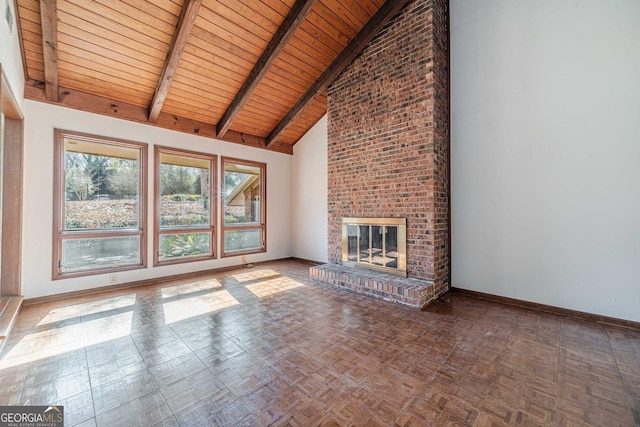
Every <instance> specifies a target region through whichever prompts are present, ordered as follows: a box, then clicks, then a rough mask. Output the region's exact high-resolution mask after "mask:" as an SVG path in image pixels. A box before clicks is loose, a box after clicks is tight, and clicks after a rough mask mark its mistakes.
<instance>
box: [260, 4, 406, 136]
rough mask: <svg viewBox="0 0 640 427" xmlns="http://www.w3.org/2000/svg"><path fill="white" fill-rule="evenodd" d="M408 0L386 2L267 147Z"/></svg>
mask: <svg viewBox="0 0 640 427" xmlns="http://www.w3.org/2000/svg"><path fill="white" fill-rule="evenodd" d="M408 2H409V0H387V1H386V2H385V4H383V5H382V7H381V8H380V9H379V10H378V12H376V14H375V15H373V17H372V18H371V20H370V21H369V22H368V23H367V24H366V25H365V26H364V27H363V28H362V30H360V32H359V33H358V34H356V36H355V37H354V38H353V40H351V42H350V43H349V44H348V45H347V47H345V48H344V50H343V51H342V52H341V53H340V55H338V57H337V58H336V59H335V60H334V61H333V62H332V63H331V65H329V67H327V69H326V70H325V71H324V73H322V75H321V76H320V77H319V78H318V80H316V81H315V82H314V83H313V85H311V87H310V88H309V89H308V90H307V91H306V92H305V94H304V95H302V97H301V98H300V99H299V100H298V102H296V103H295V105H294V106H293V108H291V110H289V112H288V113H287V114H285V116H284V117H283V118H282V120H280V123H278V124H277V125H276V127H275V128H273V130H272V131H271V132H270V133H269V135H267V138H266V139H267V147H269V146H271V144H274V143H275V140H276V139H277V138H278V136H279V135H280V134H281V133H282V132H283V131H284V130H285V129H286V128H287V126H289V124H291V122H293V121H294V120H295V118H296V117H298V115H299V114H300V113H302V110H304V108H305V107H306V106H307V105H308V104H309V103H310V102H311V101H312V100H313V98H314V97H315V96H316V95H317V94H318V93H320V92H321V91H323V90H325V89H326V88H327V87H328V86H329V84H330V83H331V82H332V81H333V80H335V78H336V77H338V75H339V74H340V73H341V72H342V71H343V70H344V69H345V68H346V67H347V65H349V64H350V63H351V61H353V60H354V59H355V58H356V56H358V54H359V53H360V52H361V51H362V49H364V48H365V47H366V46H367V44H368V43H369V42H370V41H371V40H372V39H373V38H374V37H375V36H376V34H378V33H379V32H380V30H382V28H384V26H385V25H386V24H387V23H388V22H389V21H390V20H391V18H393V17H394V16H395V15H396V14H397V13H398V12H399V11H400V9H402V8H403V7H404V6H405V5H406V4H407V3H408Z"/></svg>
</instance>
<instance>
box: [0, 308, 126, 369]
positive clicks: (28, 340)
mask: <svg viewBox="0 0 640 427" xmlns="http://www.w3.org/2000/svg"><path fill="white" fill-rule="evenodd" d="M132 320H133V311H127V312H124V313H119V314H114V315H112V316H105V317H101V318H99V319H93V320H88V321H86V322H78V323H76V324H73V325H69V326H63V327H59V328H55V329H48V330H46V331H40V332H34V333H32V334H27V335H25V336H24V337H23V338H22V339H20V340H19V341H18V342H17V343H16V345H14V346H13V347H11V348H10V349H9V350H8V351H7V352H6V353H5V354H4V355H3V357H2V360H0V370H2V369H6V368H11V367H14V366H19V365H23V364H27V363H30V362H34V361H37V360H41V359H44V358H47V357H52V356H57V355H60V354H64V353H68V352H71V351H74V350H78V349H81V348H84V347H89V346H92V345H94V344H99V343H103V342H107V341H111V340H114V339H116V338H121V337H125V336H127V335H130V334H131V325H132Z"/></svg>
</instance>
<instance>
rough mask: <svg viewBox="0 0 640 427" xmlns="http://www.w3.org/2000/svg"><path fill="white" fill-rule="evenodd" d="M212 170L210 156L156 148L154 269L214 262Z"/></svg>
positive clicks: (213, 184) (213, 160)
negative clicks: (204, 261) (206, 260)
mask: <svg viewBox="0 0 640 427" xmlns="http://www.w3.org/2000/svg"><path fill="white" fill-rule="evenodd" d="M215 166H216V156H213V155H209V154H202V153H194V152H191V151H185V150H178V149H173V148H167V147H156V148H155V204H156V210H155V221H156V230H157V232H156V235H155V240H154V247H155V251H154V253H155V256H154V265H159V264H171V263H178V262H187V261H195V260H202V259H207V258H208V259H211V258H215V254H216V251H215V247H216V235H215V229H214V224H215V209H211V207H212V206H216V204H215V203H216V202H215V199H214V192H213V191H212V190H213V189H214V188H215V176H216V173H215V171H216V168H215ZM212 201H213V203H212Z"/></svg>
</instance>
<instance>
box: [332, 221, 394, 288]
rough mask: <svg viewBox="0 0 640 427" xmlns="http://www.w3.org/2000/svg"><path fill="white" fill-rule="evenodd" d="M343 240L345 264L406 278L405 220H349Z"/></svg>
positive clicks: (344, 227)
mask: <svg viewBox="0 0 640 427" xmlns="http://www.w3.org/2000/svg"><path fill="white" fill-rule="evenodd" d="M345 221H346V222H345ZM342 237H343V239H342V240H343V251H342V252H343V260H342V261H343V264H345V265H361V266H367V267H370V268H374V269H377V270H383V271H388V272H390V273H394V274H398V275H402V276H405V275H406V250H405V248H406V223H405V220H404V219H399V218H345V219H344V220H343V236H342Z"/></svg>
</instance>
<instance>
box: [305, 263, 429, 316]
mask: <svg viewBox="0 0 640 427" xmlns="http://www.w3.org/2000/svg"><path fill="white" fill-rule="evenodd" d="M309 278H310V279H311V280H315V281H316V282H320V283H323V284H325V285H330V286H333V287H336V288H339V289H343V290H347V291H352V292H356V293H359V294H365V295H369V296H372V297H374V298H379V299H383V300H385V301H392V302H395V303H398V304H403V305H407V306H410V307H413V308H420V309H422V308H424V307H426V306H427V305H428V304H430V303H431V302H433V301H434V300H435V299H436V298H438V296H439V295H438V294H437V293H436V291H435V287H434V286H433V282H428V281H425V280H419V279H412V278H410V277H408V278H405V277H398V276H394V275H391V274H388V273H382V272H379V271H374V270H365V269H362V268H352V267H344V266H341V265H337V264H323V265H318V266H314V267H311V268H310V269H309Z"/></svg>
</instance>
